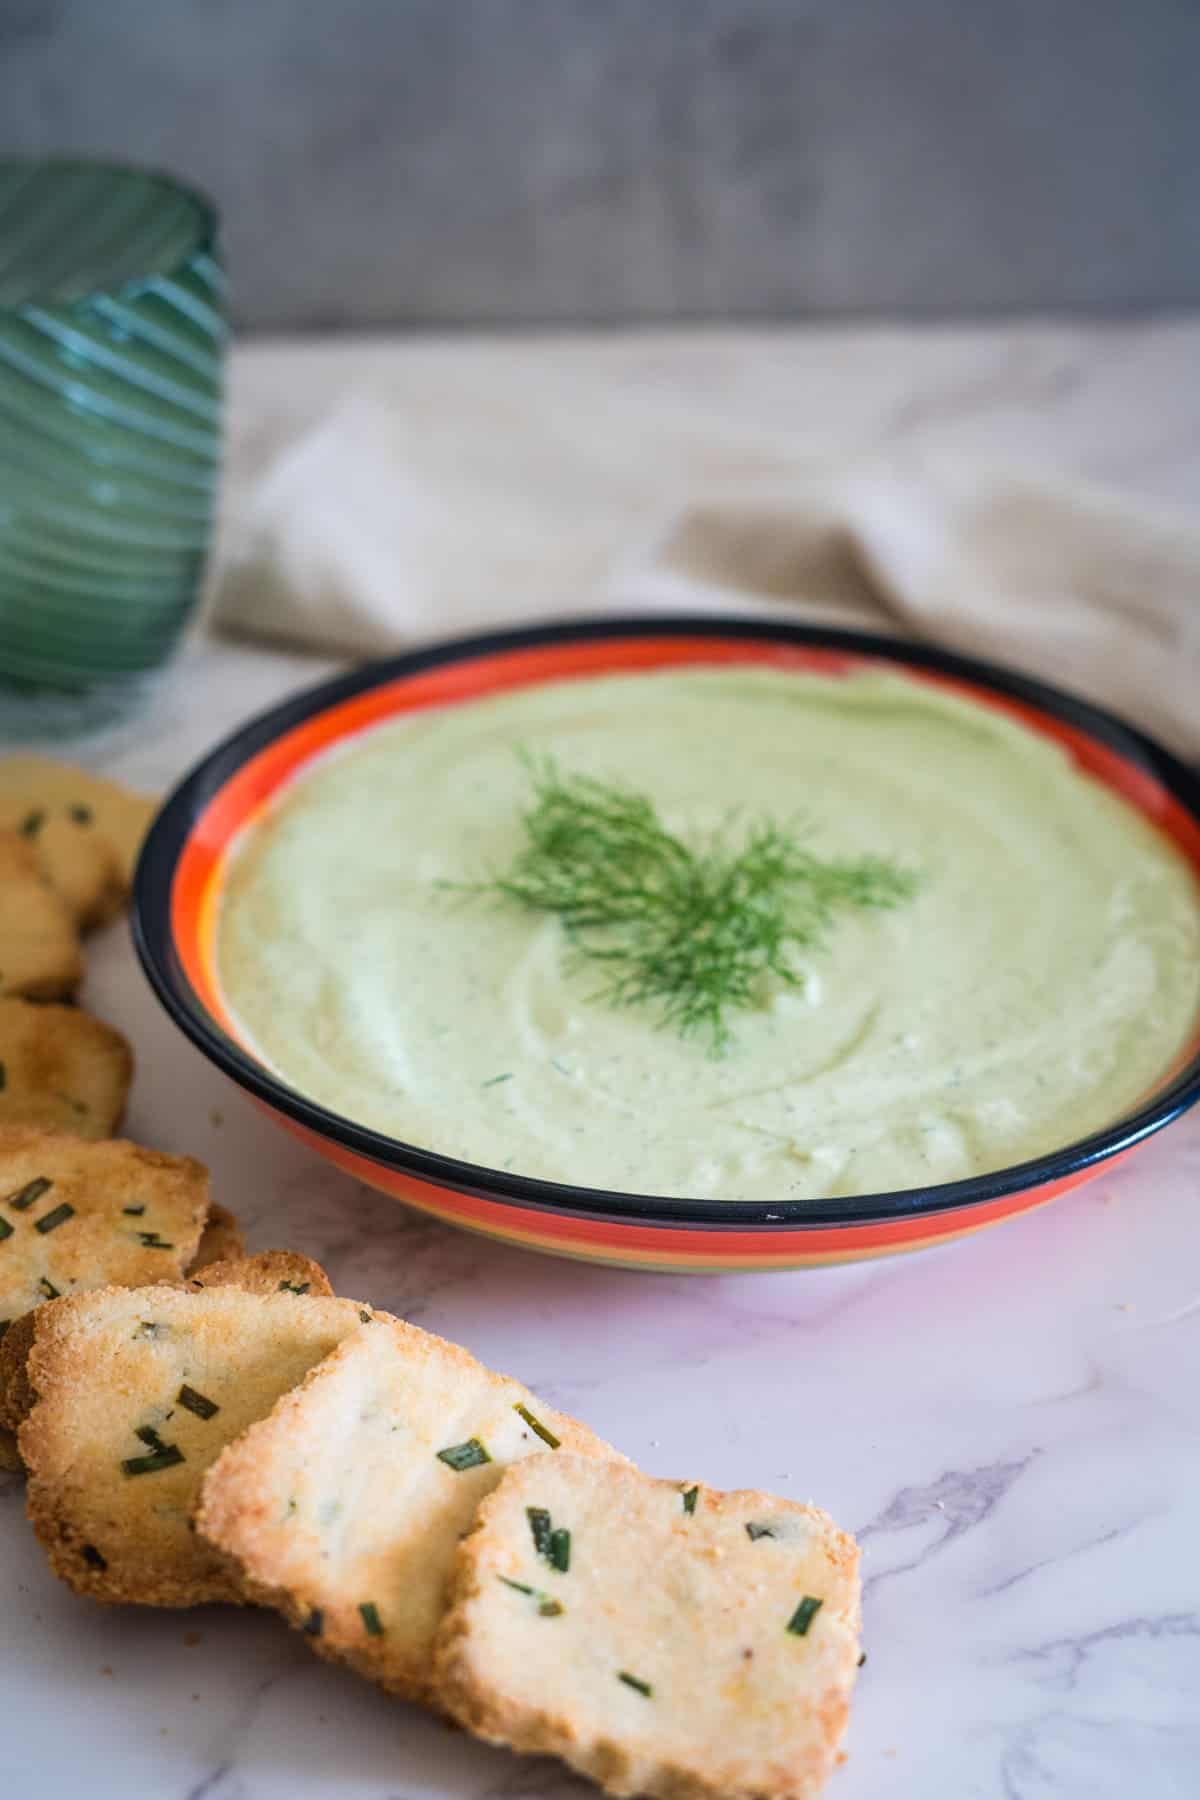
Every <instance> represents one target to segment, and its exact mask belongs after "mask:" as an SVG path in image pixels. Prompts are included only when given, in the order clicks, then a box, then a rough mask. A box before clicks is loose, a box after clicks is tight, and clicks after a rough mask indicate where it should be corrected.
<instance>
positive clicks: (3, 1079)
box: [0, 999, 133, 1138]
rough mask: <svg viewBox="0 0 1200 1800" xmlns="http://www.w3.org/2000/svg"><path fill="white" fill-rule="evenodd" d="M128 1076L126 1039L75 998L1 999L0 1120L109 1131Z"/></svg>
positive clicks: (81, 1133)
mask: <svg viewBox="0 0 1200 1800" xmlns="http://www.w3.org/2000/svg"><path fill="white" fill-rule="evenodd" d="M132 1079H133V1056H132V1053H131V1052H130V1049H129V1045H128V1044H127V1043H126V1042H125V1039H124V1038H123V1037H122V1036H121V1034H120V1032H119V1031H114V1030H113V1029H112V1027H111V1026H110V1025H103V1024H101V1022H100V1020H99V1019H93V1018H92V1017H91V1015H90V1014H89V1013H85V1012H81V1011H80V1010H79V1009H78V1008H77V1007H73V1006H35V1005H32V1004H31V1003H30V1002H29V1001H28V1000H14V999H7V1000H4V999H0V1126H8V1125H34V1126H37V1127H39V1129H41V1130H44V1131H63V1132H70V1133H72V1134H73V1135H74V1136H76V1137H83V1138H106V1137H111V1136H112V1135H113V1133H114V1132H115V1131H116V1130H117V1129H118V1127H119V1126H120V1123H121V1119H122V1117H123V1116H124V1113H125V1101H126V1099H127V1097H128V1094H129V1084H130V1081H131V1080H132Z"/></svg>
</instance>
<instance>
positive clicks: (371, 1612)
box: [358, 1600, 383, 1637]
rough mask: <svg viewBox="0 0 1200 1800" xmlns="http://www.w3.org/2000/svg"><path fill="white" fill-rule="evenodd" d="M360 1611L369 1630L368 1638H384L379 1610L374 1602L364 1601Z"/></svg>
mask: <svg viewBox="0 0 1200 1800" xmlns="http://www.w3.org/2000/svg"><path fill="white" fill-rule="evenodd" d="M358 1610H359V1612H360V1613H361V1614H362V1622H363V1624H364V1625H365V1626H366V1628H367V1636H368V1637H382V1636H383V1624H382V1622H381V1620H380V1617H379V1609H378V1608H377V1606H376V1605H375V1602H374V1601H373V1600H364V1601H363V1602H362V1605H361V1606H360V1607H359V1609H358Z"/></svg>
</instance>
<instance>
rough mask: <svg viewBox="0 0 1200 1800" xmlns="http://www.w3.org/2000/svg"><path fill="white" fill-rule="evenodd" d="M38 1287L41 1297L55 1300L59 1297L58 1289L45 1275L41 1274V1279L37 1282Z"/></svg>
mask: <svg viewBox="0 0 1200 1800" xmlns="http://www.w3.org/2000/svg"><path fill="white" fill-rule="evenodd" d="M38 1289H39V1292H40V1293H41V1295H42V1297H43V1299H46V1300H57V1299H58V1297H59V1289H58V1288H56V1287H55V1285H54V1283H53V1282H52V1281H50V1280H48V1279H47V1277H46V1276H45V1275H43V1276H42V1278H41V1280H40V1281H39V1282H38Z"/></svg>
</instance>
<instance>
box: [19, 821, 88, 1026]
mask: <svg viewBox="0 0 1200 1800" xmlns="http://www.w3.org/2000/svg"><path fill="white" fill-rule="evenodd" d="M82 979H83V953H82V952H81V950H80V948H79V934H78V932H77V931H76V928H75V918H74V915H73V914H72V912H71V909H70V907H69V906H68V905H67V903H66V901H65V900H64V899H63V898H62V896H61V894H58V893H56V892H55V890H54V889H53V888H52V887H51V885H50V883H49V881H48V880H47V879H46V876H45V875H44V874H43V872H42V868H41V865H40V864H39V862H38V859H37V853H36V851H34V850H33V849H32V847H31V846H30V845H29V844H28V843H27V842H26V840H25V839H24V838H23V837H21V836H20V834H19V833H18V832H15V831H0V994H24V995H26V996H27V997H28V998H29V999H31V1000H64V999H67V998H69V997H70V995H72V994H73V993H74V992H75V989H76V988H77V987H78V986H79V983H80V981H81V980H82Z"/></svg>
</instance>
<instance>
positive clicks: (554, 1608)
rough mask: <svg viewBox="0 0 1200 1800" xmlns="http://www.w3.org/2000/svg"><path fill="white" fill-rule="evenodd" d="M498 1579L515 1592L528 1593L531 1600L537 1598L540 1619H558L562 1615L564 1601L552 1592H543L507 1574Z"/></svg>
mask: <svg viewBox="0 0 1200 1800" xmlns="http://www.w3.org/2000/svg"><path fill="white" fill-rule="evenodd" d="M498 1580H500V1581H502V1582H503V1583H504V1585H505V1587H510V1588H512V1590H513V1592H514V1593H516V1594H528V1596H529V1598H530V1599H531V1600H536V1602H537V1611H538V1617H539V1618H540V1619H557V1618H560V1617H561V1616H562V1611H563V1605H562V1601H561V1600H556V1599H555V1598H554V1596H553V1595H552V1594H543V1592H542V1590H541V1588H535V1587H530V1586H529V1585H528V1583H527V1582H524V1581H513V1580H511V1579H510V1577H509V1576H507V1575H501V1576H499V1577H498Z"/></svg>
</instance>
